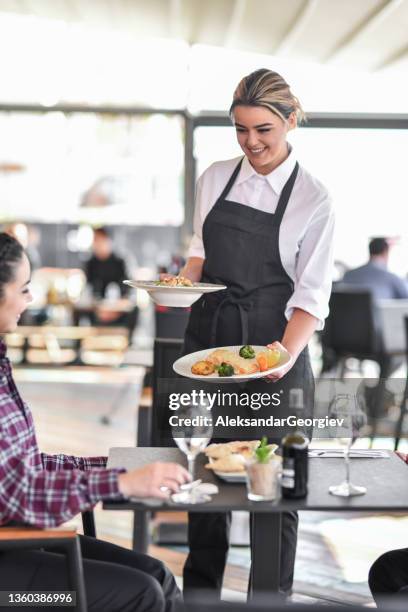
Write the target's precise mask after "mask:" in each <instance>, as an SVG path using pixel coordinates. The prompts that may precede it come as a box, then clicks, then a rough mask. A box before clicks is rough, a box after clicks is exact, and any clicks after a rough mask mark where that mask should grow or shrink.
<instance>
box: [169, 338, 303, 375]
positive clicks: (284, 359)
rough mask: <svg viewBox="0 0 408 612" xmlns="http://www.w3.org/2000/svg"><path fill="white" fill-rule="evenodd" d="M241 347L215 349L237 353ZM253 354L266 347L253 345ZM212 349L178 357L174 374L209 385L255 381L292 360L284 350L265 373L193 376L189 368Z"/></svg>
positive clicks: (277, 370)
mask: <svg viewBox="0 0 408 612" xmlns="http://www.w3.org/2000/svg"><path fill="white" fill-rule="evenodd" d="M241 346H242V345H235V346H218V347H217V349H227V350H229V351H233V352H236V353H239V349H240V348H241ZM253 348H254V350H255V353H258V352H260V351H264V350H265V349H266V346H259V345H253ZM215 350H216V349H215V348H212V349H205V350H204V351H196V352H195V353H190V354H189V355H184V357H180V358H179V359H177V361H175V362H174V363H173V370H174V371H175V372H176V374H179V375H180V376H185V377H186V378H194V379H195V380H202V381H205V382H209V383H237V382H246V381H248V380H256V379H257V378H265V376H268V374H272V373H273V372H279V370H282V368H284V367H285V366H286V365H287V364H288V363H289V362H290V361H291V359H292V357H291V355H290V353H288V351H286V350H284V349H283V350H281V358H280V361H279V363H277V364H276V366H274V367H273V368H270V369H269V370H265V372H255V373H254V374H234V375H233V376H218V374H217V372H215V373H214V374H210V375H209V376H199V375H198V374H193V373H192V371H191V367H192V366H193V365H194V364H195V363H196V362H197V361H203V360H205V358H206V357H207V355H209V354H210V353H212V352H213V351H215Z"/></svg>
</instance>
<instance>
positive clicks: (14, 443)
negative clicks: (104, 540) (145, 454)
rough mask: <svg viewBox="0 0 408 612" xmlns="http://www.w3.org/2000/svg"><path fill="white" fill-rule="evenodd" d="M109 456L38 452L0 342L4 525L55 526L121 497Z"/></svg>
mask: <svg viewBox="0 0 408 612" xmlns="http://www.w3.org/2000/svg"><path fill="white" fill-rule="evenodd" d="M105 465H106V457H73V456H69V455H47V454H45V453H41V452H40V451H39V449H38V444H37V439H36V435H35V430H34V424H33V418H32V415H31V412H30V410H29V408H28V406H27V405H26V404H25V403H24V402H23V400H22V399H21V397H20V395H19V392H18V390H17V388H16V385H15V383H14V380H13V377H12V374H11V367H10V362H9V360H8V359H7V357H6V347H5V345H4V343H3V342H2V341H1V339H0V525H5V524H7V523H9V522H11V521H13V522H17V523H25V524H29V525H36V526H39V527H54V526H55V525H59V524H61V523H63V522H65V521H67V520H69V519H71V518H72V517H73V516H75V515H76V514H78V513H79V512H83V511H84V510H89V509H90V508H92V507H93V506H94V505H95V504H96V503H97V502H98V501H99V500H103V499H122V495H121V493H120V492H119V487H118V474H119V473H120V472H121V471H123V470H117V469H111V470H108V469H106V468H105Z"/></svg>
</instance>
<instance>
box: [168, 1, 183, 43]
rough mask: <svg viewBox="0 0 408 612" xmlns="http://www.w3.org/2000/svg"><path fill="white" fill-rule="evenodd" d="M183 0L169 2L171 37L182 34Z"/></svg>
mask: <svg viewBox="0 0 408 612" xmlns="http://www.w3.org/2000/svg"><path fill="white" fill-rule="evenodd" d="M181 1H182V0H170V4H169V32H170V37H171V38H178V37H179V36H181V23H182V19H181V15H182V7H181Z"/></svg>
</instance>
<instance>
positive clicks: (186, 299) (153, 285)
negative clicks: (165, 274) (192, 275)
mask: <svg viewBox="0 0 408 612" xmlns="http://www.w3.org/2000/svg"><path fill="white" fill-rule="evenodd" d="M123 282H124V284H125V285H129V287H134V288H135V289H144V290H145V291H147V292H148V294H149V296H150V297H151V299H152V300H153V302H154V303H155V304H158V305H159V306H170V307H173V308H174V307H175V308H186V307H188V306H191V305H192V304H194V302H196V301H197V300H198V299H199V298H200V297H201V296H202V295H203V293H212V292H214V291H222V290H223V289H226V288H227V287H226V286H225V285H213V284H211V283H194V286H193V287H182V286H180V287H167V286H166V285H158V284H157V281H133V280H125V281H123Z"/></svg>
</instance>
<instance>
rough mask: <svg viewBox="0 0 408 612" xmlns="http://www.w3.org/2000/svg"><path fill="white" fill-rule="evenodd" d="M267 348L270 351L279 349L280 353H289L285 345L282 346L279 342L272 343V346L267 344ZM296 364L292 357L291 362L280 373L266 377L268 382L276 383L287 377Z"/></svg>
mask: <svg viewBox="0 0 408 612" xmlns="http://www.w3.org/2000/svg"><path fill="white" fill-rule="evenodd" d="M266 346H267V348H270V349H278V351H286V352H287V349H286V348H285V347H284V346H283V344H281V343H280V342H278V341H277V340H276V341H275V342H272V343H271V344H267V345H266ZM294 363H295V359H294V358H293V356H291V359H290V361H289V362H288V363H287V364H286V366H285V367H284V368H282V369H281V370H279V372H274V373H272V374H269V375H268V376H265V380H266V382H276V381H277V380H280V379H281V378H283V376H285V374H287V373H288V372H289V370H290V369H291V367H292V366H293V364H294Z"/></svg>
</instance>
